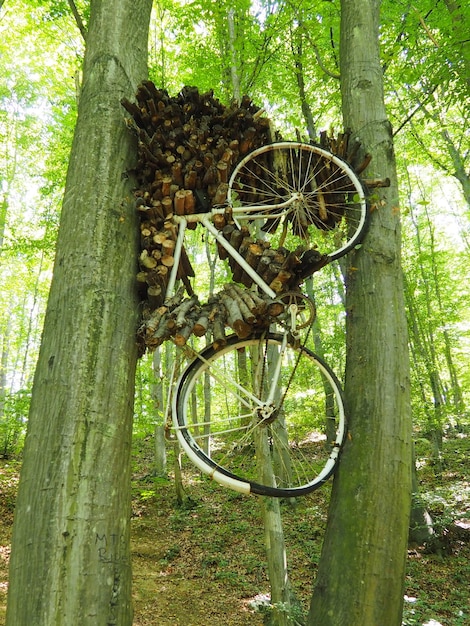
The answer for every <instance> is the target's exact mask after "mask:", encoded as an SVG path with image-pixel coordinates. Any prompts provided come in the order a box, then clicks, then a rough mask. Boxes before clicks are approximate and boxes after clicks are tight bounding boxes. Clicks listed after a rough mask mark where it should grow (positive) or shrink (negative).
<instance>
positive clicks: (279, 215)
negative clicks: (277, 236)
mask: <svg viewBox="0 0 470 626" xmlns="http://www.w3.org/2000/svg"><path fill="white" fill-rule="evenodd" d="M227 199H228V202H229V204H230V205H231V207H232V208H233V215H234V217H235V219H236V220H237V221H238V222H240V223H242V222H243V223H248V224H251V225H255V226H258V227H260V228H261V229H262V230H264V231H265V232H269V233H274V232H275V231H278V230H279V228H278V227H279V226H280V225H281V223H284V226H286V223H287V222H289V223H290V226H291V233H292V235H293V236H296V237H300V238H301V239H302V240H307V241H309V243H310V246H311V247H313V248H316V249H317V250H318V251H319V252H320V253H321V254H322V255H325V256H327V257H328V259H329V261H332V260H334V259H337V258H339V257H341V256H343V255H344V254H346V253H347V252H349V251H350V250H351V249H352V248H353V247H354V246H356V245H357V244H359V243H360V242H361V240H362V238H363V236H364V233H365V231H366V228H367V223H368V215H369V213H368V207H367V202H366V198H365V193H364V188H363V186H362V183H361V181H360V180H359V178H358V177H357V175H356V174H355V172H354V170H353V169H352V168H351V167H350V165H349V164H348V163H346V161H344V160H343V159H341V158H339V157H338V156H336V155H334V154H332V153H331V152H329V151H328V150H325V149H324V148H321V147H320V146H315V145H311V144H305V143H300V142H292V141H284V142H278V143H273V144H270V145H266V146H262V147H261V148H258V149H257V150H254V151H253V152H251V153H249V154H248V155H247V156H245V157H244V158H243V159H242V160H241V161H240V163H238V165H237V166H236V167H235V169H234V171H233V173H232V176H231V177H230V181H229V190H228V195H227ZM283 243H284V241H282V244H283Z"/></svg>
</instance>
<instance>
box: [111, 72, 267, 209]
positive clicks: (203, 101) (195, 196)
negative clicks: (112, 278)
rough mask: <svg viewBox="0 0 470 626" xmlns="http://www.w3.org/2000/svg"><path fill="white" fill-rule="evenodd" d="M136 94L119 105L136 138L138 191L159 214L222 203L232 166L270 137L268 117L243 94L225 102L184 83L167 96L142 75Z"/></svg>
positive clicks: (204, 207)
mask: <svg viewBox="0 0 470 626" xmlns="http://www.w3.org/2000/svg"><path fill="white" fill-rule="evenodd" d="M136 99H137V102H136V103H133V102H130V101H129V100H127V99H123V100H122V105H123V106H124V108H125V109H126V110H127V111H128V112H129V113H130V114H131V116H132V119H131V120H129V125H130V126H131V128H132V129H133V130H134V131H135V133H136V134H137V138H138V154H139V160H138V163H137V165H136V168H135V171H136V176H137V180H138V184H139V192H138V195H139V197H141V198H142V199H143V201H144V205H145V206H147V207H148V208H149V209H151V211H152V214H153V215H154V216H155V217H158V218H160V219H162V220H164V219H165V218H166V217H167V216H168V214H169V213H173V212H174V213H175V214H177V215H185V214H190V213H194V212H199V211H206V212H207V211H209V210H210V209H211V208H212V207H213V206H215V205H221V204H223V203H224V202H225V200H226V196H227V189H228V186H227V182H228V180H229V177H230V173H231V170H232V168H233V166H234V165H235V164H236V163H237V162H238V161H239V160H240V158H241V157H242V156H244V155H245V154H247V153H248V152H250V151H251V150H254V149H255V148H258V147H260V146H263V145H265V144H266V143H269V142H270V141H271V131H270V122H269V120H268V119H267V118H265V117H262V113H263V110H262V109H260V108H259V107H257V106H255V105H254V104H253V103H252V102H251V100H250V99H249V98H248V97H247V96H244V97H243V98H242V100H241V102H240V103H238V102H237V101H234V102H233V104H232V105H231V106H229V107H225V106H224V105H222V104H221V103H220V102H219V101H218V100H217V99H216V98H214V95H213V92H212V91H210V92H207V93H203V94H201V93H199V91H198V89H197V88H196V87H184V88H183V89H182V90H181V92H180V93H179V94H178V95H177V96H176V97H170V96H169V95H168V93H167V92H166V91H165V90H164V89H157V88H156V87H155V85H154V84H153V83H152V82H151V81H143V82H142V83H141V84H140V85H139V88H138V90H137V94H136Z"/></svg>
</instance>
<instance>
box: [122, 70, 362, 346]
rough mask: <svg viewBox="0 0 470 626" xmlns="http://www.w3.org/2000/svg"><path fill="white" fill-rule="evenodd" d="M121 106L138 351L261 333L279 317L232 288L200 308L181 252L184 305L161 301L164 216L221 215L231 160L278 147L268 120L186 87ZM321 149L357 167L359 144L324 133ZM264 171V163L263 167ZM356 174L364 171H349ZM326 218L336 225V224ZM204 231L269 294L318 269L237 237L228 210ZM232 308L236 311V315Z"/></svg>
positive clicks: (246, 281) (315, 263) (152, 91)
mask: <svg viewBox="0 0 470 626" xmlns="http://www.w3.org/2000/svg"><path fill="white" fill-rule="evenodd" d="M122 105H123V106H124V108H125V109H126V110H127V111H128V112H129V113H130V115H131V118H130V119H128V125H129V127H130V128H131V129H132V131H133V132H134V133H135V134H136V135H137V145H138V160H137V163H136V166H135V176H136V179H137V189H136V190H135V196H136V208H137V210H138V211H139V215H140V234H141V252H140V255H139V272H138V274H137V281H138V284H139V285H140V294H141V298H142V300H143V303H144V305H143V323H142V326H141V328H140V330H139V344H140V347H141V350H142V349H145V346H147V347H149V348H154V347H156V346H157V345H159V344H160V343H161V342H162V341H163V340H164V339H166V338H170V337H171V338H172V339H173V341H175V343H177V344H179V345H183V344H184V343H185V341H186V339H187V338H188V337H189V336H190V335H191V334H192V333H193V334H195V335H202V334H205V333H206V332H208V331H210V332H212V333H213V335H214V337H215V339H214V341H215V342H216V343H218V344H219V343H220V342H223V337H224V327H225V326H226V325H227V326H229V327H231V328H232V329H233V330H234V331H235V332H236V333H237V334H238V335H239V336H240V337H242V336H246V335H245V333H246V332H248V329H249V331H250V332H252V330H254V329H256V328H259V327H263V326H266V325H267V324H269V323H270V320H271V321H272V319H273V318H274V317H276V316H278V315H280V314H281V312H282V310H283V306H281V307H280V309H279V302H278V303H277V304H276V306H275V307H273V303H272V302H267V301H266V298H264V297H261V298H260V297H259V296H256V295H255V294H253V293H252V292H251V291H250V292H247V291H246V289H245V290H243V289H241V288H240V286H239V285H236V284H232V285H230V287H225V288H224V290H223V291H222V292H221V293H220V294H218V295H216V296H214V297H213V298H211V299H210V300H209V302H208V303H207V304H206V305H204V306H201V305H200V304H199V301H198V300H197V297H196V296H195V295H194V292H193V290H192V288H191V284H190V281H189V278H190V277H194V276H195V272H194V269H193V267H192V266H191V262H190V260H189V258H188V255H187V253H186V251H185V249H184V247H183V250H182V254H181V258H180V261H179V266H178V269H177V278H178V279H179V280H181V281H182V283H183V284H184V286H185V288H186V292H187V293H188V295H189V299H187V300H184V299H183V295H182V293H180V294H179V299H177V300H175V299H172V300H170V301H168V298H167V294H166V290H167V284H168V279H169V276H170V272H171V269H172V267H173V265H174V263H175V259H174V249H175V245H176V239H177V226H176V224H175V222H174V220H173V217H174V215H191V214H194V213H198V212H208V211H210V209H211V208H213V207H214V206H223V205H224V203H225V202H226V197H227V191H228V181H229V179H230V175H231V173H232V171H233V168H234V167H235V165H236V164H237V163H238V162H239V160H240V159H241V158H242V157H243V156H244V155H246V154H247V153H248V152H250V151H252V150H254V149H256V148H258V147H260V146H263V145H266V144H267V143H270V142H271V141H273V140H280V137H277V136H276V137H274V136H272V135H273V133H272V130H271V125H270V121H269V120H268V119H267V118H265V117H263V116H262V112H263V111H262V109H260V108H258V107H256V106H255V105H254V104H253V103H252V102H251V100H250V99H249V98H248V97H246V96H245V97H243V99H242V100H241V102H240V103H238V102H233V103H232V105H230V106H227V107H225V106H223V105H222V104H221V103H220V102H219V101H218V100H217V99H216V98H214V96H213V93H212V92H208V93H199V91H198V89H197V88H196V87H184V88H183V89H182V91H181V92H180V93H179V94H178V95H177V96H176V97H171V96H169V95H168V93H167V92H166V91H165V90H163V89H157V88H156V87H155V85H154V84H153V83H152V82H150V81H143V82H142V83H141V85H140V86H139V88H138V91H137V94H136V102H135V103H134V102H130V101H129V100H126V99H124V100H123V101H122ZM321 143H322V145H323V146H324V147H326V148H328V149H330V150H331V151H332V152H335V153H337V154H339V155H340V156H342V157H343V158H345V159H350V160H352V161H353V162H355V161H357V158H358V157H357V155H358V148H359V145H360V144H359V145H358V143H357V142H355V141H351V140H350V134H349V133H344V134H342V135H340V136H338V138H337V139H334V138H332V137H328V136H327V135H326V134H324V135H322V142H321ZM266 158H269V156H267V157H266ZM271 166H272V164H267V168H269V167H271ZM356 167H357V169H360V168H363V167H365V165H364V164H363V163H362V164H361V163H358V164H356ZM338 215H339V213H338ZM328 217H329V218H330V220H331V219H333V220H336V219H338V216H337V215H333V216H331V215H330V216H328ZM268 224H269V220H268ZM325 224H326V221H325ZM214 225H215V226H216V228H217V229H218V230H219V231H220V232H221V234H222V235H223V236H224V237H225V238H226V239H227V240H228V241H229V242H230V244H231V245H232V246H233V247H234V248H235V249H236V250H237V251H238V252H239V253H240V254H241V256H242V257H243V258H244V259H245V260H246V261H247V263H248V264H249V265H250V267H252V268H253V269H254V270H255V271H256V272H257V273H258V274H259V275H260V276H261V277H262V278H263V280H264V281H265V282H266V283H267V284H268V285H270V287H271V289H272V290H273V291H274V292H275V293H276V294H281V293H283V292H285V291H287V290H292V289H297V288H298V286H299V284H300V283H301V282H302V280H303V279H304V278H305V277H307V276H309V275H310V274H312V273H313V272H314V271H316V270H317V269H319V268H320V267H322V265H324V264H325V262H326V259H325V258H324V257H321V256H320V255H319V253H318V252H316V251H315V250H304V249H302V248H299V249H297V250H295V251H289V250H287V249H285V248H279V249H277V250H274V249H271V248H270V246H269V243H267V242H265V241H264V240H255V239H253V238H252V237H251V236H250V233H249V232H248V230H247V228H245V227H242V228H240V227H239V226H238V225H237V224H236V223H234V221H233V219H232V216H231V213H230V209H229V208H228V209H227V210H226V211H225V213H224V212H223V211H222V212H221V213H220V214H218V215H215V216H214ZM294 226H295V225H294V224H293V227H294ZM325 227H326V226H325ZM188 228H196V223H195V222H189V223H188ZM300 234H301V233H300ZM218 251H219V257H220V258H221V259H225V258H227V259H228V263H229V265H230V268H231V271H232V274H233V280H234V283H239V284H241V285H244V286H245V287H246V288H249V287H251V285H252V284H253V280H252V278H251V277H250V276H249V275H248V274H247V273H246V272H245V271H244V270H243V269H242V268H241V267H240V265H239V264H238V263H237V262H236V261H235V260H234V259H233V258H232V257H230V256H228V255H227V253H226V251H225V249H224V248H223V246H221V245H220V244H218ZM242 294H244V295H242ZM257 298H260V300H261V302H258V301H257ZM245 300H249V302H250V304H249V305H247V306H248V309H245V306H244V305H243V304H242V303H245ZM232 301H238V302H239V304H238V309H237V311H236V312H234V311H233V305H231V304H230V302H232ZM253 302H255V304H254V305H253V306H251V304H252V303H253ZM278 309H279V310H278ZM247 310H248V311H249V313H247V312H246V311H247ZM276 311H277V312H276ZM183 320H184V324H183Z"/></svg>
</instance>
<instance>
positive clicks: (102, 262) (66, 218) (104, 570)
mask: <svg viewBox="0 0 470 626" xmlns="http://www.w3.org/2000/svg"><path fill="white" fill-rule="evenodd" d="M151 5H152V2H151V0H119V1H118V0H92V2H91V13H90V23H89V31H88V35H87V46H86V53H85V60H84V68H83V88H82V92H81V96H80V104H79V111H78V120H77V125H76V130H75V135H74V141H73V146H72V152H71V156H70V162H69V169H68V175H67V182H66V190H65V196H64V202H63V209H62V217H61V224H60V232H59V238H58V243H57V254H56V261H55V266H54V275H53V280H52V285H51V291H50V296H49V301H48V306H47V313H46V320H45V326H44V332H43V338H42V344H41V350H40V356H39V361H38V365H37V370H36V375H35V379H34V386H33V397H32V402H31V411H30V415H29V423H28V434H27V440H26V445H25V449H24V464H23V468H22V473H21V480H20V488H19V496H18V503H17V509H16V514H15V522H14V532H13V543H12V556H11V565H10V587H9V595H8V609H7V624H8V625H9V626H31V625H32V624H34V626H59V625H60V626H71V625H72V624H81V625H82V626H86V625H89V626H96V625H97V624H103V625H104V624H107V625H110V624H116V625H117V624H119V626H127V625H128V626H130V625H131V624H132V605H131V564H130V546H129V522H130V445H131V434H132V413H133V396H134V376H135V364H136V358H137V357H136V345H135V329H136V324H137V317H138V307H137V301H136V293H135V287H134V280H135V279H134V275H135V266H136V254H137V246H138V240H137V233H138V227H137V223H136V217H135V215H134V209H133V203H132V201H131V196H132V191H131V190H132V186H133V184H132V181H131V180H129V179H128V178H127V175H126V171H127V170H128V169H130V168H131V167H132V166H133V164H134V161H135V148H134V146H133V141H132V139H131V137H130V135H129V132H128V130H127V128H126V125H125V124H124V121H123V112H122V108H121V106H120V99H121V98H122V97H124V96H125V97H127V98H132V97H133V95H134V94H135V91H136V88H137V84H138V82H139V81H140V80H141V79H142V78H144V77H145V75H146V62H147V35H148V24H149V19H150V10H151Z"/></svg>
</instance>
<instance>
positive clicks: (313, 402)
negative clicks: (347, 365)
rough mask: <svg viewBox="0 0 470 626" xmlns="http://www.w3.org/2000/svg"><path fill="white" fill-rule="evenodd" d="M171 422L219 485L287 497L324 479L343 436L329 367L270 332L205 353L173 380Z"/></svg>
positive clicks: (340, 409) (196, 460)
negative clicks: (173, 392)
mask: <svg viewBox="0 0 470 626" xmlns="http://www.w3.org/2000/svg"><path fill="white" fill-rule="evenodd" d="M173 423H174V427H175V429H176V433H177V436H178V440H179V442H180V444H181V446H182V447H183V449H184V450H185V452H186V453H187V454H188V456H189V458H190V460H191V461H192V462H193V463H194V464H195V465H196V466H197V467H198V468H199V469H200V470H201V471H202V472H204V473H206V474H208V475H209V476H210V477H211V478H213V479H214V480H215V481H217V482H218V483H220V484H222V485H224V486H227V487H230V488H232V489H235V490H236V491H240V492H242V493H255V494H260V495H268V496H277V497H286V498H287V497H295V496H298V495H303V494H306V493H309V492H311V491H313V490H314V489H316V488H318V487H320V486H321V485H322V484H323V483H324V482H325V481H326V480H327V479H328V478H329V476H330V475H331V474H332V473H333V471H334V469H335V466H336V463H337V461H338V456H339V452H340V449H341V446H342V444H343V441H344V438H345V434H346V424H345V415H344V404H343V397H342V391H341V387H340V384H339V382H338V380H337V378H336V376H335V375H334V373H333V372H332V370H331V369H330V368H329V367H328V366H327V365H326V363H325V362H324V361H323V360H322V359H320V358H319V357H318V356H316V355H315V354H314V353H313V352H311V351H310V350H308V349H306V348H304V347H297V346H295V345H291V344H289V343H286V337H285V336H284V335H281V334H276V333H270V334H266V335H263V336H259V337H252V338H249V339H244V340H240V339H238V337H236V336H232V337H230V338H229V340H228V342H227V345H226V346H225V347H224V348H222V349H221V350H218V351H216V350H214V349H213V348H212V347H208V348H206V349H205V350H203V351H202V352H201V353H200V354H199V355H198V356H197V357H196V358H195V360H194V361H193V362H192V363H191V364H190V365H189V366H188V367H187V368H186V370H185V371H184V372H183V374H182V376H181V378H180V380H179V381H178V385H177V388H176V392H175V394H174V399H173Z"/></svg>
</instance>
